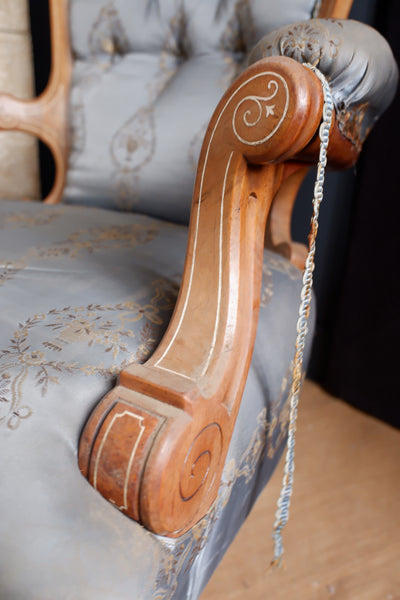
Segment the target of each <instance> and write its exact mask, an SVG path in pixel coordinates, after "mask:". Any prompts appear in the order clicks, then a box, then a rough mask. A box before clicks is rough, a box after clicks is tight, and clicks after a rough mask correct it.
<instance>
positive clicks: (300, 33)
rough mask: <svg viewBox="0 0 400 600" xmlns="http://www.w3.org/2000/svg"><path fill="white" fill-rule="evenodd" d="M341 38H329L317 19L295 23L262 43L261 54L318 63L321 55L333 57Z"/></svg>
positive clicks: (327, 32)
mask: <svg viewBox="0 0 400 600" xmlns="http://www.w3.org/2000/svg"><path fill="white" fill-rule="evenodd" d="M341 43H342V40H341V39H340V38H331V37H330V33H329V31H328V30H327V29H325V27H324V26H323V24H322V23H321V22H319V21H312V22H304V23H297V24H295V25H293V26H291V27H289V28H288V29H286V30H285V31H284V32H282V30H279V31H278V32H277V34H276V36H275V38H274V39H273V40H272V41H271V42H268V43H266V44H265V45H263V47H262V54H263V55H264V56H271V55H273V54H282V55H284V56H288V57H289V58H293V59H294V60H297V61H298V62H301V63H303V62H309V63H311V64H312V65H315V66H316V65H318V63H319V61H320V60H321V58H322V57H323V56H326V55H328V56H329V57H330V58H335V57H336V56H337V53H338V49H339V46H340V45H341Z"/></svg>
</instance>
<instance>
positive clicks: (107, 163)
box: [64, 0, 314, 222]
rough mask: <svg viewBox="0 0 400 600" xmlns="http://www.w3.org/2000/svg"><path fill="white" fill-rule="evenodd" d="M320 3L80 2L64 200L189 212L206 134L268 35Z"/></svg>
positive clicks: (74, 28)
mask: <svg viewBox="0 0 400 600" xmlns="http://www.w3.org/2000/svg"><path fill="white" fill-rule="evenodd" d="M313 5H314V0H285V1H284V2H279V3H277V2H276V1H275V0H269V1H266V0H207V1H205V0H201V1H198V0H162V2H161V1H160V0H139V1H137V2H135V3H134V8H133V3H132V1H131V0H102V1H99V0H72V1H71V17H70V26H71V36H72V48H73V55H74V73H73V83H72V91H71V101H70V126H71V132H70V139H71V155H70V166H69V173H68V180H67V186H66V189H65V194H64V200H65V202H68V203H78V204H89V205H96V206H102V207H106V208H117V209H123V210H134V211H137V212H143V213H146V214H150V215H155V216H158V217H161V218H164V219H169V220H173V221H176V222H187V221H188V219H189V211H190V200H191V196H192V188H193V182H194V176H195V169H196V165H197V159H198V155H199V153H200V147H201V143H202V139H203V137H204V133H205V130H206V127H207V124H208V121H209V119H210V117H211V114H212V112H213V110H214V109H215V106H216V105H217V103H218V101H219V100H220V98H221V96H222V94H223V92H224V91H225V90H226V88H227V87H228V86H229V84H230V83H231V82H232V80H233V79H234V78H235V76H236V75H237V73H238V71H240V70H241V69H242V68H243V66H244V65H245V63H246V61H247V53H248V52H249V51H250V50H251V49H252V47H253V46H254V44H255V43H256V42H257V41H258V40H259V39H260V38H261V37H262V36H263V35H265V33H268V32H269V31H272V30H273V29H276V28H277V27H279V26H281V25H283V24H287V23H292V22H294V21H296V20H302V19H308V18H310V16H311V13H312V10H313Z"/></svg>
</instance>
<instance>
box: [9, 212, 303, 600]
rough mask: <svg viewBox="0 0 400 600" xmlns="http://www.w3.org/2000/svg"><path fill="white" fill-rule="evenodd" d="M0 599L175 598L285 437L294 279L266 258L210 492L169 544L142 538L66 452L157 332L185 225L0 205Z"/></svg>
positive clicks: (231, 530) (219, 546)
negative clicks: (240, 393) (233, 411)
mask: <svg viewBox="0 0 400 600" xmlns="http://www.w3.org/2000/svg"><path fill="white" fill-rule="evenodd" d="M0 230H1V236H0V258H1V270H0V286H1V295H0V307H1V308H0V456H1V465H2V467H1V486H0V514H1V518H0V598H2V599H4V600H22V599H24V600H54V599H55V598H57V600H63V599H65V600H66V599H76V598H79V599H80V600H88V599H96V600H106V599H108V600H119V599H129V600H132V599H135V600H145V599H153V600H154V599H157V600H169V599H172V598H173V599H179V600H182V599H185V598H187V599H191V600H195V599H196V598H198V596H199V595H200V593H201V591H202V589H203V588H204V586H205V584H206V583H207V581H208V579H209V577H210V575H211V573H212V571H213V570H214V569H215V567H216V565H217V564H218V562H219V560H220V559H221V558H222V556H223V554H224V552H225V550H226V548H227V547H228V545H229V543H230V542H231V540H232V538H233V537H234V535H235V533H236V532H237V530H238V529H239V527H240V525H241V524H242V522H243V521H244V519H245V517H246V515H247V513H248V511H249V510H250V508H251V506H252V504H253V503H254V501H255V499H256V497H257V495H258V494H259V492H260V491H261V490H262V488H263V487H264V485H265V484H266V482H267V481H268V479H269V477H270V475H271V473H272V471H273V469H274V467H275V464H276V462H277V461H278V459H279V456H280V454H281V452H282V448H283V445H284V441H285V436H286V431H287V418H288V406H287V396H288V387H289V384H290V365H291V361H292V358H293V353H294V340H295V335H296V330H295V324H296V315H297V306H298V302H299V294H300V286H301V276H300V272H299V271H298V270H297V269H296V268H294V267H293V266H291V265H290V263H288V262H287V261H286V260H285V259H283V258H281V257H278V256H277V255H275V254H272V253H269V252H266V253H265V261H264V267H263V286H262V298H261V311H260V322H259V327H258V332H257V341H256V347H255V351H254V355H253V360H252V366H251V369H250V374H249V377H248V381H247V385H246V389H245V394H244V397H243V401H242V405H241V408H240V413H239V417H238V420H237V423H236V427H235V431H234V435H233V439H232V443H231V446H230V450H229V455H228V457H227V462H226V465H225V470H224V474H223V479H222V483H221V487H220V490H219V496H218V499H217V500H216V502H215V503H214V505H213V506H212V508H211V509H210V511H209V513H208V514H207V515H206V517H205V518H204V519H202V521H200V522H199V523H198V524H197V525H196V526H195V527H194V528H193V529H192V530H191V531H189V532H188V533H187V534H185V535H184V536H183V537H181V538H179V539H176V540H172V539H167V538H162V537H159V536H156V535H153V534H151V533H149V532H147V531H146V530H145V529H144V528H143V527H141V526H140V525H139V524H137V523H136V522H134V521H132V520H130V519H129V518H128V517H126V516H124V515H123V514H122V513H120V512H119V511H118V510H117V509H116V508H115V507H114V506H112V505H111V504H110V503H108V502H107V501H106V500H104V499H103V498H102V497H101V496H100V495H99V494H98V493H97V492H96V491H95V490H94V489H93V488H92V487H91V486H90V485H89V484H88V482H87V481H86V480H85V479H84V478H83V477H82V475H81V474H80V472H79V470H78V466H77V447H78V440H79V435H80V432H81V430H82V427H83V425H84V423H85V421H86V419H87V417H88V415H89V414H90V412H91V410H92V409H93V407H94V406H95V405H96V403H97V402H98V401H99V400H100V399H101V397H102V396H103V395H104V394H106V393H107V392H108V390H109V389H110V388H111V386H112V385H113V383H114V381H115V378H116V375H117V374H118V371H119V370H120V369H121V367H122V366H123V365H125V364H127V363H128V362H130V361H132V360H135V361H144V360H146V358H147V357H148V356H149V355H150V354H151V352H152V351H153V349H154V348H155V347H156V345H157V343H158V341H159V340H160V338H161V336H162V334H163V331H164V330H165V328H166V326H167V323H168V320H169V318H170V316H171V312H172V310H173V307H174V303H175V299H176V295H177V291H178V287H179V280H180V274H181V271H182V268H183V262H184V257H185V245H186V237H187V229H186V227H185V226H182V225H172V224H170V223H168V222H163V221H160V220H157V219H154V218H151V217H148V216H143V215H138V214H134V213H129V214H124V213H120V212H113V211H108V210H103V209H97V208H86V207H79V206H68V205H64V206H55V207H49V206H43V205H38V204H34V203H32V204H31V203H25V202H16V201H12V202H7V201H2V202H1V203H0Z"/></svg>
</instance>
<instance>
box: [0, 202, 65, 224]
mask: <svg viewBox="0 0 400 600" xmlns="http://www.w3.org/2000/svg"><path fill="white" fill-rule="evenodd" d="M63 213H64V211H63V210H62V209H60V208H59V207H57V211H52V210H51V209H50V208H47V209H46V210H38V211H35V212H33V211H30V210H27V211H19V212H8V213H7V212H6V213H3V214H1V215H0V229H5V228H7V229H24V228H29V227H41V226H43V225H49V224H50V223H52V222H53V221H55V220H56V219H58V218H59V217H60V216H61V215H62V214H63Z"/></svg>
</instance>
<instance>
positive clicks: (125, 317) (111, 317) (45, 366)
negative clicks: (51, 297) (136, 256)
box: [0, 279, 177, 429]
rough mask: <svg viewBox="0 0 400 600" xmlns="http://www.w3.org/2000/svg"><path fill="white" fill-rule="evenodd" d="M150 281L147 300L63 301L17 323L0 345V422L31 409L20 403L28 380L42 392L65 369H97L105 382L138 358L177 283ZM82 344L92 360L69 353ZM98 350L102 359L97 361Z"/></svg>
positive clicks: (11, 421)
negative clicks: (4, 345) (135, 342)
mask: <svg viewBox="0 0 400 600" xmlns="http://www.w3.org/2000/svg"><path fill="white" fill-rule="evenodd" d="M152 287H153V296H152V297H151V298H150V299H149V300H148V301H147V300H146V299H145V298H143V299H142V301H139V300H136V301H128V302H123V303H120V304H116V305H100V304H98V305H94V304H91V305H89V306H76V307H71V306H67V307H64V308H61V309H52V310H50V311H49V312H47V313H44V314H38V315H35V316H33V317H30V318H28V319H27V320H26V321H25V322H23V323H20V324H19V326H18V329H17V330H16V331H15V332H14V335H13V336H12V338H11V339H10V343H9V346H8V348H6V349H4V350H2V351H0V425H1V424H3V423H5V424H6V425H7V426H8V427H9V428H10V429H16V428H17V427H18V425H19V424H20V421H21V419H25V418H27V417H29V416H30V415H31V414H32V409H31V407H29V406H25V405H23V404H22V398H24V397H25V396H26V394H27V391H28V381H29V382H30V385H32V382H34V384H35V386H36V387H38V388H39V389H40V392H41V395H42V397H44V396H46V394H47V392H48V390H49V388H50V386H52V385H60V384H61V380H60V378H61V377H63V376H64V375H66V374H74V373H85V374H86V375H96V374H97V375H102V376H103V377H106V378H107V379H109V380H110V383H111V380H112V378H113V377H114V376H115V375H116V374H117V373H118V372H119V371H120V370H121V369H122V368H124V367H125V366H126V365H127V364H129V363H130V362H132V361H133V360H136V361H137V362H144V361H145V360H146V359H147V358H148V357H149V355H150V354H151V352H152V351H153V350H154V348H155V347H156V345H157V343H158V342H159V341H160V337H161V335H162V333H163V330H164V328H165V326H166V323H167V322H168V320H169V316H170V314H171V312H172V310H173V307H174V305H175V301H176V295H177V286H176V285H175V284H173V283H171V282H170V281H166V280H163V279H159V280H156V281H154V282H153V283H152ZM146 295H147V294H146ZM139 321H142V322H143V323H142V325H141V327H140V326H139V327H135V328H132V324H134V323H137V322H139ZM38 329H40V335H39V336H38V335H37V334H36V331H37V330H38ZM41 335H42V337H43V339H41V341H40V342H37V341H36V340H35V338H37V337H40V336H41ZM136 337H138V338H139V339H140V345H139V346H138V347H137V350H136V351H134V352H131V350H130V344H129V340H132V339H134V338H136ZM131 346H132V344H131ZM83 347H84V348H85V356H87V360H90V357H91V356H93V358H94V359H95V362H94V363H92V364H90V363H85V364H82V363H79V362H78V361H77V360H75V359H74V358H73V357H75V356H79V355H80V354H81V353H82V348H83ZM99 351H101V352H102V357H103V362H99ZM61 352H62V357H63V358H62V359H60V358H59V356H61V354H60V353H61ZM117 360H118V362H115V361H117Z"/></svg>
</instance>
